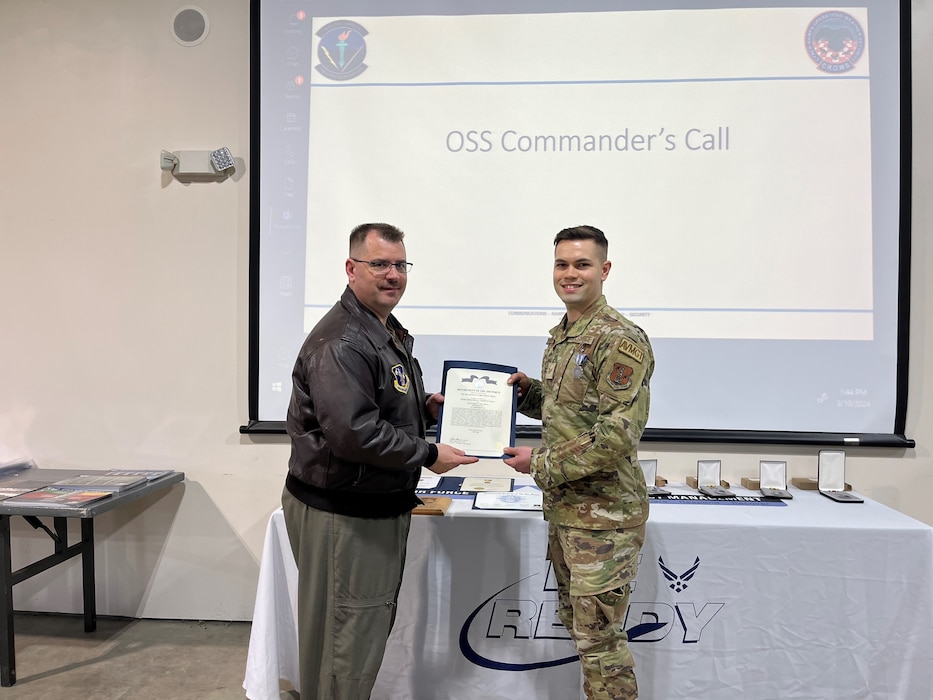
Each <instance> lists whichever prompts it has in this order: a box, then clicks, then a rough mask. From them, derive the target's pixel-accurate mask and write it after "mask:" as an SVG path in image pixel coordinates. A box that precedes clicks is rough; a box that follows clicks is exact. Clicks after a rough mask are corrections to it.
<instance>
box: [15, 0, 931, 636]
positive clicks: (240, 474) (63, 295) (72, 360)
mask: <svg viewBox="0 0 933 700" xmlns="http://www.w3.org/2000/svg"><path fill="white" fill-rule="evenodd" d="M184 5H185V2H180V1H177V2H169V1H167V0H44V1H40V0H0V86H2V93H0V94H2V98H0V99H2V102H0V104H2V109H0V126H2V131H0V154H2V159H0V300H2V304H0V329H3V331H4V338H3V340H2V341H0V346H2V348H3V350H2V360H0V461H2V460H3V459H5V458H8V457H13V456H18V455H26V456H31V457H32V458H34V459H35V460H36V461H37V463H38V464H39V465H40V467H45V468H75V469H105V468H110V467H121V468H164V467H172V468H175V469H179V470H183V471H184V472H185V473H186V475H187V480H186V482H185V483H184V485H183V486H177V487H175V488H174V489H173V490H172V491H170V492H168V493H165V494H162V495H156V496H151V497H149V498H147V499H144V501H143V502H141V503H140V504H139V505H138V506H135V505H133V506H130V507H127V508H125V509H122V510H118V511H115V512H111V513H109V514H107V515H105V516H102V517H101V518H99V519H98V520H97V536H98V547H97V559H98V562H97V569H98V601H99V612H100V613H101V614H109V615H128V616H135V617H166V618H185V619H232V620H239V619H249V618H250V616H251V614H252V606H253V599H254V593H255V585H256V578H257V573H258V562H259V558H260V554H261V551H262V544H263V534H264V531H265V524H266V521H267V519H268V516H269V514H270V513H271V512H272V510H273V509H275V508H276V507H277V506H278V502H279V495H280V493H281V488H282V483H283V481H284V476H285V472H286V461H287V457H288V446H287V442H286V440H285V439H284V438H283V437H268V438H247V437H242V436H240V435H239V433H238V427H239V426H240V425H241V424H244V423H245V422H246V421H247V406H246V397H247V382H246V379H247V345H248V343H247V329H248V310H247V302H248V280H247V272H248V263H249V260H248V236H249V231H248V210H249V191H248V188H249V176H250V165H251V163H250V162H249V158H248V155H249V16H248V9H249V8H248V5H249V3H248V0H198V3H197V5H198V6H199V7H200V8H202V9H203V10H204V11H205V13H206V14H207V15H208V17H209V18H210V22H211V26H210V34H209V35H208V37H207V39H206V41H204V42H203V43H202V44H201V45H199V46H195V47H184V46H181V45H179V44H178V43H176V42H175V41H174V40H173V38H172V35H171V31H170V29H171V19H172V17H173V15H174V14H175V12H176V11H177V10H178V9H179V8H181V7H183V6H184ZM914 7H915V10H914V42H915V49H914V54H915V61H914V65H915V69H914V70H915V71H916V75H915V78H914V86H915V92H914V115H915V126H914V152H915V153H917V154H925V153H929V152H931V150H933V138H931V136H930V134H929V133H928V131H927V130H925V129H923V128H922V125H924V124H929V123H931V120H933V100H931V94H933V91H931V88H930V87H929V83H930V78H931V75H930V70H929V69H928V68H926V70H924V71H921V70H920V69H921V68H923V67H926V66H930V65H933V48H931V47H933V0H924V1H922V2H919V1H918V2H915V3H914ZM221 145H226V146H228V147H229V148H230V149H231V150H232V151H233V153H234V155H236V156H239V157H241V158H243V159H245V168H244V167H243V163H241V165H240V174H239V175H238V177H237V179H230V180H227V181H224V182H220V183H194V184H189V185H184V184H182V183H180V182H178V181H177V180H174V179H172V178H171V177H169V176H167V175H166V174H164V173H162V171H160V170H159V166H158V163H159V152H160V150H161V149H167V150H179V149H213V148H216V147H218V146H221ZM931 180H933V165H931V163H930V160H929V159H928V158H924V157H916V162H915V166H914V192H915V196H914V206H913V231H914V235H913V264H912V277H913V282H912V312H911V327H912V333H911V358H910V363H911V372H910V404H909V409H908V424H907V433H908V435H909V436H910V437H912V438H914V439H915V440H916V441H917V448H916V449H914V450H904V451H890V450H881V449H850V450H848V460H847V477H848V481H849V482H850V483H852V484H853V485H854V486H855V487H856V488H857V489H858V490H860V491H861V492H863V493H865V494H867V495H868V496H870V497H872V498H875V499H877V500H879V501H882V502H883V503H886V504H888V505H890V506H891V507H893V508H896V509H898V510H900V511H903V512H904V513H907V514H908V515H911V516H913V517H915V518H917V519H919V520H923V521H924V522H927V523H930V524H933V504H931V500H933V455H931V452H930V446H931V445H933V420H931V409H930V401H931V399H933V381H931V379H933V378H931V371H930V367H929V362H928V361H927V359H926V353H927V352H928V350H927V349H928V348H930V347H933V337H931V333H933V323H929V322H927V320H926V319H927V318H928V317H929V315H930V311H931V309H933V297H931V295H933V290H931V288H930V285H929V284H927V282H926V279H925V278H926V277H927V276H928V275H929V274H930V273H931V272H933V249H931V246H930V244H929V243H928V240H927V239H928V236H927V235H926V233H927V231H928V229H929V228H930V226H931V223H933V203H931V199H933V198H931V197H930V196H929V194H928V192H929V190H930V185H931ZM411 235H417V232H412V234H411ZM618 301H619V302H621V301H622V300H618ZM867 371H870V368H867ZM815 455H816V449H815V448H806V449H804V448H774V449H759V448H756V447H751V446H745V447H736V446H716V445H712V446H709V445H704V446H696V445H678V444H657V443H647V444H646V445H645V449H644V450H643V456H645V457H657V458H658V459H659V461H660V465H659V473H660V474H661V475H663V476H666V477H667V478H669V479H671V480H673V481H682V480H683V479H684V477H685V476H686V475H687V474H690V473H692V472H693V470H694V469H695V463H696V459H698V458H704V457H713V458H715V457H720V458H722V460H723V470H724V476H725V478H726V479H729V480H732V481H735V482H738V480H739V478H740V477H741V476H754V475H756V474H757V470H758V459H759V458H760V457H764V456H768V457H772V458H785V457H786V458H787V460H788V463H789V468H790V469H791V471H792V473H793V474H795V475H797V474H799V475H808V476H809V475H813V474H815V470H816V456H815ZM471 471H472V472H473V473H476V470H471ZM486 471H488V469H487V470H486ZM853 517H857V515H856V511H855V510H853ZM14 535H15V538H16V547H15V550H14V567H17V566H22V565H24V564H25V563H27V562H28V561H29V560H30V558H31V557H35V556H41V555H44V554H45V553H47V552H48V551H50V545H49V543H48V538H47V537H45V535H42V536H40V534H39V533H36V532H35V531H33V530H32V529H31V528H29V527H28V526H27V525H25V524H24V523H22V522H19V521H18V520H17V521H14ZM15 605H16V607H17V609H35V610H54V611H66V612H77V611H80V610H81V603H80V570H79V566H78V565H77V563H74V562H73V563H70V564H68V565H66V566H64V567H59V568H58V569H57V570H54V571H51V572H47V573H45V574H42V575H40V576H38V577H36V578H35V579H32V580H30V581H27V582H24V583H22V584H19V585H18V586H17V587H16V590H15Z"/></svg>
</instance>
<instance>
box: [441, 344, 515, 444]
mask: <svg viewBox="0 0 933 700" xmlns="http://www.w3.org/2000/svg"><path fill="white" fill-rule="evenodd" d="M451 370H463V371H457V372H454V373H453V374H454V375H456V376H454V377H451V376H450V375H451ZM517 371H518V368H517V367H511V366H509V365H497V364H492V363H489V362H473V361H471V360H447V361H446V362H444V371H443V374H442V375H441V376H442V380H441V393H442V394H443V395H444V403H442V404H441V406H440V410H439V411H438V416H437V441H438V442H443V443H447V444H449V445H453V446H454V447H459V448H460V449H462V450H463V451H464V452H466V453H467V454H468V455H471V456H475V457H484V458H487V459H503V458H505V457H506V455H505V453H502V452H498V451H497V450H500V449H501V448H502V447H504V446H506V445H507V446H508V447H514V446H515V414H516V411H517V409H518V386H517V385H513V386H512V387H511V390H510V391H509V396H508V397H507V399H508V404H509V405H507V406H504V407H503V408H505V409H506V410H508V411H509V414H510V415H509V417H508V418H507V420H500V419H501V416H499V412H498V411H487V410H484V409H482V408H480V407H476V408H472V407H471V408H464V407H462V406H461V405H460V404H461V403H462V402H461V401H460V399H459V398H458V397H460V395H461V394H460V392H461V390H465V389H467V388H472V387H477V388H483V389H486V388H491V387H498V388H502V389H506V387H504V386H502V384H501V382H505V380H507V379H508V378H509V376H511V375H513V374H515V373H516V372H517ZM502 375H505V376H502ZM448 380H449V381H448ZM469 385H472V387H470V386H469ZM448 401H450V404H451V405H450V406H448V403H447V402H448ZM445 406H447V414H448V425H447V430H446V431H445V424H444V409H445ZM455 411H459V412H460V413H459V416H458V418H460V419H462V418H464V417H466V422H467V423H469V422H470V421H475V422H476V426H475V428H474V427H470V426H464V422H463V420H457V422H456V424H455V422H454V419H453V416H454V415H455V413H454V412H455ZM487 416H488V417H489V418H490V420H489V422H488V423H486V422H484V421H485V419H486V417H487ZM497 421H499V422H500V423H501V427H502V430H501V432H500V434H499V435H496V436H495V437H490V431H493V432H495V428H494V427H493V424H494V423H496V422H497ZM455 432H456V435H453V434H454V433H455ZM474 438H475V440H476V442H475V443H474V442H471V441H472V440H473V439H474Z"/></svg>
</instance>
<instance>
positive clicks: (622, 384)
mask: <svg viewBox="0 0 933 700" xmlns="http://www.w3.org/2000/svg"><path fill="white" fill-rule="evenodd" d="M634 372H635V370H634V369H632V368H631V367H629V366H628V365H623V364H622V363H621V362H616V363H615V364H614V365H613V366H612V371H610V372H609V377H608V378H607V381H608V382H609V386H611V387H612V388H613V389H616V390H619V391H624V390H625V389H631V388H632V374H633V373H634Z"/></svg>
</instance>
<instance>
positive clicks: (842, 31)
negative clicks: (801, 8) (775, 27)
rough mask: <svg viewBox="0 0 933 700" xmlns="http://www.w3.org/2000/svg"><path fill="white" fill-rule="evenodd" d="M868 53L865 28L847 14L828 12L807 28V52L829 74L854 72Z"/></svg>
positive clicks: (819, 16)
mask: <svg viewBox="0 0 933 700" xmlns="http://www.w3.org/2000/svg"><path fill="white" fill-rule="evenodd" d="M864 49H865V32H863V31H862V26H861V25H860V24H859V23H858V21H857V20H856V19H855V18H854V17H853V16H852V15H849V14H846V13H845V12H839V11H835V10H833V11H830V12H824V13H823V14H821V15H818V16H817V17H816V18H815V19H814V20H813V21H812V22H810V25H809V26H808V27H807V52H809V54H810V58H812V59H813V61H814V63H816V65H817V67H818V68H819V69H820V70H821V71H823V72H825V73H845V72H846V71H850V70H852V69H853V68H855V64H856V62H857V61H858V60H859V58H861V56H862V51H864Z"/></svg>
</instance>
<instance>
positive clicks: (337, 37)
mask: <svg viewBox="0 0 933 700" xmlns="http://www.w3.org/2000/svg"><path fill="white" fill-rule="evenodd" d="M316 34H317V36H319V37H320V39H321V40H320V41H319V42H318V45H317V60H318V61H319V63H318V64H317V65H316V66H315V69H317V71H318V72H319V73H320V74H321V75H323V76H324V77H325V78H330V79H331V80H351V79H353V78H355V77H357V76H358V75H360V73H362V72H363V71H364V70H366V64H365V63H363V59H364V58H366V39H365V37H366V35H367V34H369V32H367V31H366V29H365V28H364V27H363V26H362V25H360V24H358V23H356V22H351V21H349V20H345V19H343V20H337V21H335V22H328V23H327V24H325V25H324V26H323V27H321V28H320V29H319V30H318V31H317V32H316Z"/></svg>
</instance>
